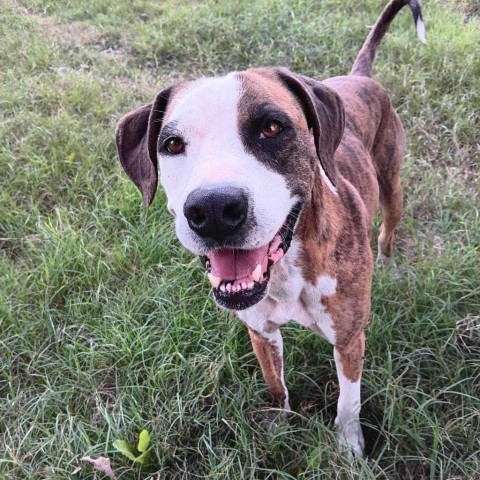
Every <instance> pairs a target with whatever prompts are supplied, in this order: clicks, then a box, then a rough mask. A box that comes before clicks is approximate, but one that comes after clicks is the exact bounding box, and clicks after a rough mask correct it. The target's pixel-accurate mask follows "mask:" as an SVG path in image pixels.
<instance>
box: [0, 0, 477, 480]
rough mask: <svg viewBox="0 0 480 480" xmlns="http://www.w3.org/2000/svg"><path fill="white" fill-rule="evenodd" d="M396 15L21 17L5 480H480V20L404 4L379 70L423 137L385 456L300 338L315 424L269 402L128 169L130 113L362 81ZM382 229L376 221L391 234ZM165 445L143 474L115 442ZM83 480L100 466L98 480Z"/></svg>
mask: <svg viewBox="0 0 480 480" xmlns="http://www.w3.org/2000/svg"><path fill="white" fill-rule="evenodd" d="M384 3H385V0H344V1H343V2H339V1H336V0H289V1H273V0H257V1H256V2H248V1H247V0H237V1H235V2H234V1H230V0H229V1H216V0H202V1H191V2H177V1H174V0H162V1H158V0H155V1H154V0H133V1H131V2H126V1H120V2H111V1H107V0H80V1H78V2H65V1H62V0H50V1H47V0H29V1H26V0H0V7H1V12H2V19H1V23H0V39H1V40H0V65H1V68H0V168H1V172H2V174H1V177H0V185H1V187H0V479H2V480H4V479H8V480H11V479H34V480H36V479H52V480H53V479H58V480H60V479H62V480H64V479H66V478H79V479H87V478H98V479H101V478H106V477H105V476H104V475H103V474H101V473H100V472H97V471H94V470H93V469H92V466H91V465H88V464H81V463H80V459H81V458H82V457H84V456H91V457H92V458H97V457H101V456H103V457H109V458H110V459H111V462H112V468H113V470H114V471H115V473H116V475H117V477H118V478H120V479H125V480H126V479H150V478H151V479H153V480H155V479H162V480H163V479H193V478H200V479H203V478H211V479H220V478H222V479H223V478H225V479H230V478H231V479H267V478H269V479H301V480H305V479H313V478H322V479H333V478H338V479H350V478H351V479H353V478H355V479H402V480H403V479H412V480H423V479H430V480H438V479H450V480H454V479H455V480H463V479H479V478H480V474H479V473H478V472H480V185H479V179H478V177H479V173H480V143H479V141H480V140H479V139H480V7H479V5H478V2H475V1H472V0H470V1H468V0H463V1H460V0H458V1H455V0H430V1H425V2H424V17H425V22H426V28H427V44H426V45H424V44H422V43H420V42H419V41H418V40H417V38H416V34H415V28H414V26H413V23H412V20H411V14H410V13H409V12H408V11H407V9H405V11H403V12H401V14H400V15H399V16H398V17H397V18H396V19H395V21H394V23H393V24H392V27H391V29H390V33H389V34H388V35H387V37H386V38H385V39H384V42H383V44H382V46H381V48H380V51H379V54H378V56H377V60H376V63H375V67H374V75H375V78H377V79H378V80H379V81H381V82H382V83H383V85H385V86H386V87H387V89H388V90H389V92H391V96H392V101H393V103H394V105H395V107H396V109H397V110H398V112H399V114H400V116H401V118H402V120H403V122H404V125H405V128H406V131H407V137H408V150H407V155H406V158H405V166H404V169H403V183H404V187H405V213H404V217H403V220H402V223H401V226H400V228H399V230H398V235H397V242H396V250H395V255H396V268H382V269H377V270H376V272H375V277H374V286H373V297H372V315H371V322H370V325H369V327H368V329H367V355H366V362H365V371H364V381H363V387H362V394H363V408H362V423H363V428H364V432H365V436H366V441H367V451H366V453H367V455H366V456H365V458H363V459H357V460H356V461H355V462H353V463H349V462H348V461H347V459H346V458H344V457H343V456H342V455H341V454H340V453H339V452H338V450H337V447H336V441H335V435H334V433H333V420H334V418H335V409H336V399H337V395H338V384H337V379H336V375H335V371H334V363H333V356H332V348H331V346H329V345H328V344H327V343H326V342H323V341H322V340H320V339H318V337H316V336H315V335H314V334H313V333H311V332H308V331H306V330H304V329H302V328H301V327H298V326H295V325H293V324H292V325H288V326H286V327H285V328H283V333H284V338H285V350H286V352H285V358H286V371H285V373H286V379H287V384H288V385H289V387H290V391H291V403H292V407H293V409H294V410H295V413H294V414H293V415H292V417H291V418H290V419H289V420H288V421H282V422H280V424H279V426H278V428H277V429H271V428H269V427H268V423H267V422H266V418H267V416H268V409H269V406H270V400H269V397H268V394H267V393H266V387H265V385H264V383H263V379H262V376H261V372H260V369H259V367H258V365H257V362H256V359H255V357H254V355H253V353H252V350H251V347H250V344H249V339H248V334H247V332H246V329H245V328H244V327H243V325H242V324H241V323H240V322H239V321H238V320H236V319H235V318H233V317H232V316H230V315H229V314H227V313H225V312H222V311H220V310H219V309H217V307H216V306H215V304H214V302H213V300H212V297H211V294H210V292H209V285H208V281H207V280H206V278H205V274H204V271H203V269H202V268H201V266H200V264H199V262H198V260H197V259H195V258H192V256H191V255H190V254H189V253H188V252H186V251H185V250H184V249H183V248H182V247H181V246H180V245H179V243H178V241H177V240H176V238H175V235H174V231H173V227H172V222H171V219H170V216H169V214H168V213H167V211H166V209H165V198H164V196H163V195H162V194H159V195H157V198H156V199H155V202H154V203H153V205H152V206H151V207H150V208H149V209H146V208H144V207H143V204H142V200H141V197H140V194H139V193H138V191H137V190H136V188H135V187H134V185H133V184H131V182H130V181H129V180H128V179H127V177H126V175H125V174H124V172H123V171H122V169H121V167H120V164H119V162H118V160H117V155H116V150H115V143H114V129H115V124H116V122H117V120H118V118H119V117H120V116H121V115H122V114H123V113H125V112H127V111H129V110H131V109H133V108H134V107H136V106H139V105H141V104H143V103H148V102H149V101H151V100H152V99H153V97H154V96H155V93H156V92H158V91H159V90H160V89H162V88H164V87H165V86H168V85H170V84H172V83H175V82H176V81H179V80H185V79H191V78H196V77H199V76H202V75H203V76H208V75H219V74H223V73H226V72H228V71H231V70H234V69H243V68H246V67H248V66H254V65H279V64H280V65H284V66H288V67H289V68H291V69H292V70H295V71H297V72H301V73H304V74H307V75H310V76H314V77H316V78H326V77H328V76H332V75H337V74H344V73H347V72H348V71H349V69H350V66H351V64H352V62H353V59H354V58H355V55H356V53H357V52H358V50H359V49H360V46H361V44H362V42H363V40H364V38H365V36H366V35H367V33H368V28H369V26H371V25H372V24H373V22H374V21H375V19H376V18H377V15H378V14H379V12H380V11H381V9H382V6H383V5H384ZM376 227H378V221H377V223H376ZM143 429H147V430H148V432H149V434H150V436H151V446H152V448H151V450H150V452H149V456H148V459H147V462H146V463H145V464H144V465H140V464H138V463H133V462H132V461H131V460H129V459H128V458H126V457H125V456H124V455H122V454H121V453H119V452H118V451H117V450H116V449H115V447H114V445H113V443H114V441H115V440H118V439H122V440H126V441H127V442H129V443H130V444H133V445H135V444H136V441H137V439H138V435H139V433H140V431H142V430H143ZM77 466H83V468H82V470H81V471H80V472H78V473H76V474H72V472H73V471H74V470H75V469H76V467H77Z"/></svg>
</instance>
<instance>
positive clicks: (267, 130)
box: [260, 120, 283, 138]
mask: <svg viewBox="0 0 480 480" xmlns="http://www.w3.org/2000/svg"><path fill="white" fill-rule="evenodd" d="M282 130H283V125H282V124H281V123H280V122H277V121H276V120H267V121H266V122H265V124H264V125H263V128H262V132H261V134H260V138H273V137H276V136H277V135H278V134H279V133H280V132H281V131H282Z"/></svg>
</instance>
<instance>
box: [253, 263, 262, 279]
mask: <svg viewBox="0 0 480 480" xmlns="http://www.w3.org/2000/svg"><path fill="white" fill-rule="evenodd" d="M252 277H253V279H254V280H255V281H256V282H259V281H260V278H261V277H262V265H261V264H260V263H259V264H258V265H257V266H256V267H255V270H254V271H253V272H252Z"/></svg>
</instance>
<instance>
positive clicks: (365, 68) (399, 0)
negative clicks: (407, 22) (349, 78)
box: [350, 0, 425, 77]
mask: <svg viewBox="0 0 480 480" xmlns="http://www.w3.org/2000/svg"><path fill="white" fill-rule="evenodd" d="M406 5H408V6H409V7H410V9H411V10H412V13H413V21H414V22H415V25H416V27H417V35H418V38H419V39H420V41H422V42H424V43H425V26H424V24H423V18H422V8H421V5H420V0H390V2H389V3H388V5H387V6H386V7H385V8H384V9H383V12H382V13H381V15H380V16H379V17H378V20H377V21H376V22H375V25H374V26H373V28H372V30H371V31H370V33H369V34H368V37H367V39H366V40H365V43H364V44H363V46H362V49H361V50H360V52H359V53H358V55H357V58H356V59H355V62H354V63H353V67H352V70H351V71H350V75H362V76H363V77H371V76H372V65H373V61H374V59H375V52H376V50H377V47H378V45H379V44H380V42H381V41H382V38H383V37H384V36H385V34H386V33H387V30H388V27H389V25H390V23H392V20H393V19H394V18H395V17H396V15H397V13H398V12H399V11H400V10H401V9H402V8H403V7H405V6H406Z"/></svg>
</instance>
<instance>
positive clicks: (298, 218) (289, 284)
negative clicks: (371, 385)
mask: <svg viewBox="0 0 480 480" xmlns="http://www.w3.org/2000/svg"><path fill="white" fill-rule="evenodd" d="M407 4H408V5H409V6H410V7H411V9H412V12H413V13H414V19H415V21H416V23H417V29H418V31H419V36H421V34H422V32H423V30H422V29H423V23H422V20H421V12H420V6H419V4H418V2H417V1H416V0H410V1H408V0H392V1H391V2H390V3H389V4H388V5H387V7H386V8H385V10H384V12H383V13H382V15H381V17H380V18H379V19H378V21H377V23H376V24H375V26H374V27H373V29H372V31H371V33H370V35H369V37H368V38H367V40H366V42H365V44H364V46H363V48H362V50H361V52H360V54H359V55H358V57H357V59H356V61H355V64H354V67H353V69H352V72H351V74H350V75H348V76H343V77H336V78H331V79H328V80H325V81H323V82H318V81H315V80H312V79H309V78H306V77H302V76H299V75H296V74H293V73H291V72H289V71H288V70H285V69H273V68H259V69H251V70H247V71H245V72H234V73H231V74H229V75H227V76H225V77H220V78H212V79H201V80H198V81H195V82H191V83H188V84H182V85H179V86H175V87H171V88H169V89H167V90H164V91H163V92H161V93H160V94H159V95H158V96H157V98H156V99H155V102H154V103H153V105H152V104H151V105H147V106H144V107H141V108H139V109H138V110H136V111H134V112H131V113H130V114H128V115H126V116H125V117H123V118H122V119H121V120H120V122H119V126H118V129H117V145H118V149H119V154H120V159H121V162H122V165H123V166H124V168H125V170H126V171H127V173H128V174H129V176H130V177H131V178H132V180H133V181H134V182H135V183H136V185H137V186H138V187H139V188H140V190H141V192H142V194H143V196H144V200H145V203H147V204H150V202H151V201H152V199H153V196H154V194H155V189H156V185H157V159H158V160H160V163H161V169H160V170H161V181H162V185H163V186H164V188H165V190H166V193H167V197H168V208H169V210H170V211H171V212H172V213H173V214H174V215H175V217H176V231H177V235H178V237H179V239H180V241H181V242H182V243H183V244H184V245H185V246H186V247H187V248H188V249H189V250H191V251H192V252H193V253H195V254H197V255H199V256H200V257H201V258H202V260H203V262H204V264H205V267H206V269H207V271H208V272H209V278H210V281H211V283H212V286H213V289H214V294H215V298H216V301H217V303H219V304H220V305H221V306H223V307H225V308H228V309H230V310H234V311H236V312H237V314H238V316H239V317H240V319H241V320H242V321H243V322H244V323H245V324H246V325H247V327H248V330H249V334H250V338H251V340H252V345H253V348H254V351H255V354H256V356H257V358H258V360H259V362H260V365H261V368H262V371H263V374H264V377H265V380H266V383H267V384H268V386H269V390H270V392H271V393H272V394H273V395H274V396H275V397H277V398H279V399H280V400H281V401H282V404H283V406H284V408H285V409H287V410H288V409H289V408H290V407H289V402H288V392H287V389H286V387H285V383H284V378H283V357H282V338H281V334H280V329H279V327H280V326H281V325H282V324H284V323H286V322H288V321H290V320H293V321H296V322H298V323H300V324H302V325H304V326H306V327H308V328H310V329H312V330H313V331H315V332H316V333H318V334H319V335H320V336H321V337H323V338H325V339H326V340H328V341H329V342H330V343H331V344H332V345H333V346H334V357H335V363H336V367H337V374H338V378H339V385H340V396H339V401H338V415H337V419H336V425H337V429H338V432H339V441H340V444H341V445H342V446H346V445H348V446H350V448H352V449H353V450H354V451H355V452H357V453H360V454H361V453H362V451H363V447H364V442H363V436H362V431H361V427H360V423H359V411H360V378H361V373H362V366H363V356H364V350H365V336H364V328H365V325H366V324H367V322H368V318H369V313H370V289H371V278H372V270H373V259H372V252H371V248H370V239H371V225H372V219H373V216H374V215H375V212H376V211H377V208H378V204H380V208H381V213H382V220H383V223H382V226H381V230H380V235H379V239H378V246H379V252H378V258H379V259H380V260H383V259H385V258H388V257H390V255H391V252H392V239H393V231H394V229H395V227H396V225H397V223H398V222H399V220H400V216H401V211H402V191H401V187H400V176H399V175H400V166H401V161H402V157H403V153H404V145H405V139H404V132H403V127H402V124H401V122H400V119H399V118H398V116H397V114H396V113H395V111H394V110H393V109H392V106H391V104H390V100H389V98H388V95H387V94H386V92H385V90H384V89H383V88H382V87H381V86H380V85H379V84H378V83H377V82H375V81H373V80H372V79H370V78H369V76H370V72H371V67H372V63H373V58H374V54H375V49H376V47H377V46H378V44H379V42H380V40H381V38H382V37H383V35H384V34H385V32H386V30H387V28H388V25H389V24H390V22H391V21H392V20H393V18H394V17H395V15H396V13H397V12H398V11H399V10H400V9H401V8H402V7H403V6H404V5H407Z"/></svg>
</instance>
